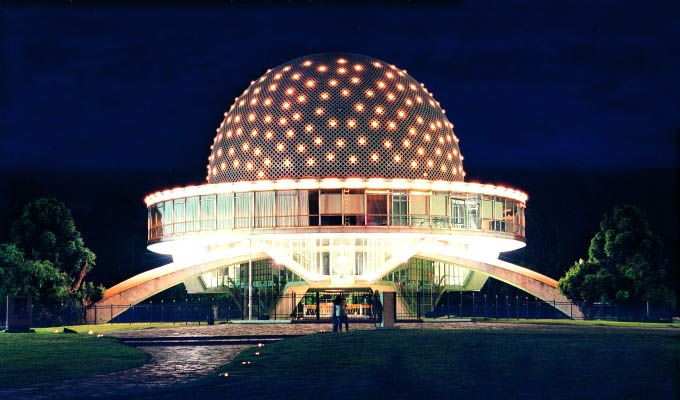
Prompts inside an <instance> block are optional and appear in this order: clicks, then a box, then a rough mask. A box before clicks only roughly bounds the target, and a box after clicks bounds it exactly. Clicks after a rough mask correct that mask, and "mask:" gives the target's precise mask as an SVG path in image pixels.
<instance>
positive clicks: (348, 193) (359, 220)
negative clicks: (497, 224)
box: [342, 190, 365, 225]
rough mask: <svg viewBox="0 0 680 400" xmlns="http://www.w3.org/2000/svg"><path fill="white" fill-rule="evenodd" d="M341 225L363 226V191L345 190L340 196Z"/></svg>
mask: <svg viewBox="0 0 680 400" xmlns="http://www.w3.org/2000/svg"><path fill="white" fill-rule="evenodd" d="M342 208H343V212H344V216H345V220H344V221H343V225H364V224H365V216H364V214H365V211H364V191H363V190H345V191H344V192H343V194H342Z"/></svg>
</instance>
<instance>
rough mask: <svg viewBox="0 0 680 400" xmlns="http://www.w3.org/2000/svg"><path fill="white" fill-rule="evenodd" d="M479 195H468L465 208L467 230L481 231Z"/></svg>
mask: <svg viewBox="0 0 680 400" xmlns="http://www.w3.org/2000/svg"><path fill="white" fill-rule="evenodd" d="M479 203H480V195H478V194H468V196H467V200H466V202H465V206H466V208H467V226H468V229H481V228H482V221H481V218H480V212H479V206H480V204H479Z"/></svg>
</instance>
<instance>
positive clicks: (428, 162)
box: [427, 160, 434, 168]
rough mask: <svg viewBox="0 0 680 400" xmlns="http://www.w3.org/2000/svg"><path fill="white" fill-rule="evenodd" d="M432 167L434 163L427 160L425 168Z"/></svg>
mask: <svg viewBox="0 0 680 400" xmlns="http://www.w3.org/2000/svg"><path fill="white" fill-rule="evenodd" d="M433 166H434V161H432V160H427V167H428V168H432V167H433Z"/></svg>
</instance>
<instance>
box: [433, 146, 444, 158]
mask: <svg viewBox="0 0 680 400" xmlns="http://www.w3.org/2000/svg"><path fill="white" fill-rule="evenodd" d="M434 154H436V155H437V157H439V156H441V155H442V149H440V148H439V147H437V148H436V149H434Z"/></svg>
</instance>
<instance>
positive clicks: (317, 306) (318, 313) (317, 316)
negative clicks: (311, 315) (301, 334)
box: [316, 291, 321, 321]
mask: <svg viewBox="0 0 680 400" xmlns="http://www.w3.org/2000/svg"><path fill="white" fill-rule="evenodd" d="M320 319H321V305H320V304H319V292H318V291H317V292H316V320H317V321H318V320H320Z"/></svg>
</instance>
